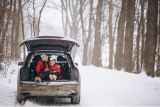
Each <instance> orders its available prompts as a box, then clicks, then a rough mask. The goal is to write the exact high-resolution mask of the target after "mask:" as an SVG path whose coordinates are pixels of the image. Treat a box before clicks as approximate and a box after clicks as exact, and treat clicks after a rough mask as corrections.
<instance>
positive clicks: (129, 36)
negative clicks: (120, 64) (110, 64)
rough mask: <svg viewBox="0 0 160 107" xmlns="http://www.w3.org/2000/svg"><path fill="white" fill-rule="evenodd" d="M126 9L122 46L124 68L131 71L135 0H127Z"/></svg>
mask: <svg viewBox="0 0 160 107" xmlns="http://www.w3.org/2000/svg"><path fill="white" fill-rule="evenodd" d="M127 10H128V11H127V19H126V33H125V46H124V69H125V71H127V72H132V70H133V66H132V54H133V32H134V18H135V0H128V3H127Z"/></svg>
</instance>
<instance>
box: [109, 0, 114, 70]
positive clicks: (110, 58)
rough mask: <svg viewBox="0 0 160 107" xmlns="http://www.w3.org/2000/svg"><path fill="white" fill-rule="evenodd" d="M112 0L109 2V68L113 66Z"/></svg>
mask: <svg viewBox="0 0 160 107" xmlns="http://www.w3.org/2000/svg"><path fill="white" fill-rule="evenodd" d="M112 2H113V1H112V0H110V2H109V66H108V68H110V69H112V68H113V37H112V14H113V7H112Z"/></svg>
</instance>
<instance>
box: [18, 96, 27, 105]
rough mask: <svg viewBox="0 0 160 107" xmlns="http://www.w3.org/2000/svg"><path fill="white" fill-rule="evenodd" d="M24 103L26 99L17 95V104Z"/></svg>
mask: <svg viewBox="0 0 160 107" xmlns="http://www.w3.org/2000/svg"><path fill="white" fill-rule="evenodd" d="M25 101H26V97H25V96H22V95H20V94H18V95H17V102H18V103H24V102H25Z"/></svg>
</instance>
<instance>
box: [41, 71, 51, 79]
mask: <svg viewBox="0 0 160 107" xmlns="http://www.w3.org/2000/svg"><path fill="white" fill-rule="evenodd" d="M49 74H50V73H49V72H44V71H40V73H39V77H40V78H41V80H49Z"/></svg>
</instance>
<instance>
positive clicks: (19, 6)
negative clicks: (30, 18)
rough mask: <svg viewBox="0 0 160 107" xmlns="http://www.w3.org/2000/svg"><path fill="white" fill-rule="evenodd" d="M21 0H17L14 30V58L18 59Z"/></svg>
mask: <svg viewBox="0 0 160 107" xmlns="http://www.w3.org/2000/svg"><path fill="white" fill-rule="evenodd" d="M21 9H22V8H21V0H19V1H18V14H17V23H16V31H15V38H14V41H15V60H18V59H20V55H21V53H20V46H19V42H20V19H21V18H20V17H21Z"/></svg>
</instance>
